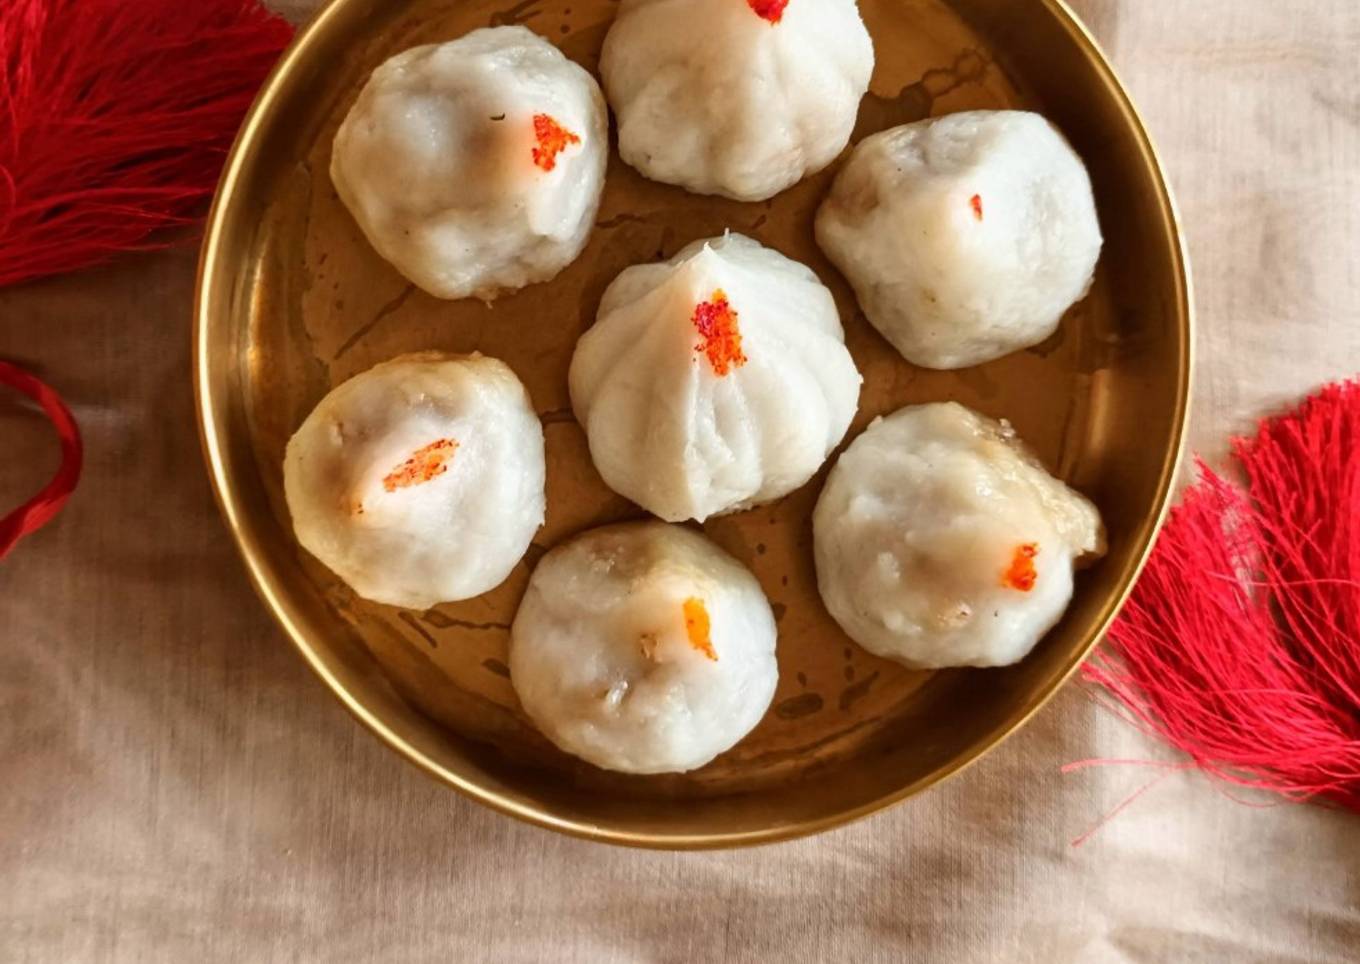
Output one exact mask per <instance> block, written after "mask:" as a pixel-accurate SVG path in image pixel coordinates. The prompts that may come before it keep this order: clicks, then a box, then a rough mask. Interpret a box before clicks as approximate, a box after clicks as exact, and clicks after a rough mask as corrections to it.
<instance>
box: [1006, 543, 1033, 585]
mask: <svg viewBox="0 0 1360 964" xmlns="http://www.w3.org/2000/svg"><path fill="white" fill-rule="evenodd" d="M1038 554H1039V547H1038V546H1037V545H1036V544H1035V543H1033V542H1029V543H1026V544H1025V545H1023V546H1016V547H1015V554H1014V555H1012V556H1011V564H1010V566H1009V567H1008V568H1007V569H1006V572H1005V574H1004V575H1003V576H1002V577H1001V584H1002V585H1003V586H1005V587H1006V588H1007V589H1015V590H1018V591H1020V592H1029V591H1030V590H1032V589H1033V588H1034V584H1035V582H1037V581H1038V579H1039V573H1038V571H1037V570H1036V569H1035V568H1034V557H1035V556H1037V555H1038Z"/></svg>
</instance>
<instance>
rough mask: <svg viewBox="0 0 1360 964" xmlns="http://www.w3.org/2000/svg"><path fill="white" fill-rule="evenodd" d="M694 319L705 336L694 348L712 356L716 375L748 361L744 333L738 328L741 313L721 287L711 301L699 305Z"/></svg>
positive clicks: (695, 308) (701, 333)
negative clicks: (728, 300)
mask: <svg viewBox="0 0 1360 964" xmlns="http://www.w3.org/2000/svg"><path fill="white" fill-rule="evenodd" d="M692 320H693V322H694V327H695V329H696V330H697V331H698V332H699V334H700V335H701V336H702V337H703V339H704V340H703V343H702V344H700V345H698V346H696V347H695V349H694V350H695V352H698V353H700V354H704V355H707V356H708V363H709V365H711V366H713V374H715V375H719V376H721V375H726V374H727V373H728V372H729V371H731V370H732V369H733V368H740V367H741V366H742V365H745V364H746V356H745V355H744V354H743V353H742V350H741V332H740V331H739V330H738V328H737V312H736V310H735V309H734V308H733V307H732V306H731V305H730V304H728V303H727V295H726V294H724V293H723V290H722V289H721V288H719V289H718V290H717V291H715V292H713V297H712V298H711V299H710V300H708V301H704V302H701V303H700V304H698V305H695V307H694V318H693V319H692Z"/></svg>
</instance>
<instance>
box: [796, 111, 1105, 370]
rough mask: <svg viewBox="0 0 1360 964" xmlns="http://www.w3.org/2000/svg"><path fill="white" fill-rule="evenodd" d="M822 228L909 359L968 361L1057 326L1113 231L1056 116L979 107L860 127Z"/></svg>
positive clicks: (829, 249) (875, 316)
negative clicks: (873, 130)
mask: <svg viewBox="0 0 1360 964" xmlns="http://www.w3.org/2000/svg"><path fill="white" fill-rule="evenodd" d="M817 242H818V243H819V244H820V245H821V247H822V250H823V251H825V252H826V255H827V257H828V258H830V259H831V260H832V262H834V263H835V265H836V266H837V267H838V268H840V269H841V272H842V273H843V274H844V275H845V277H846V278H847V279H849V281H850V284H851V285H852V286H853V287H854V289H855V294H856V295H857V296H858V298H859V303H860V307H862V308H863V309H864V313H865V315H866V316H867V317H868V319H869V321H870V322H871V323H872V324H873V326H874V327H875V328H877V329H878V330H879V331H880V332H882V333H883V336H884V337H885V338H887V339H888V341H890V342H892V344H893V345H894V346H895V347H896V348H897V350H898V351H900V352H901V353H902V354H903V355H904V356H905V357H906V359H907V360H908V361H911V362H914V363H916V364H917V365H922V366H924V367H926V368H963V367H966V366H968V365H977V364H980V363H982V362H985V361H990V360H991V359H994V358H999V357H1001V356H1002V355H1007V354H1010V353H1011V352H1013V351H1018V350H1019V349H1021V348H1027V347H1029V346H1030V345H1035V344H1038V343H1039V342H1041V341H1043V340H1044V339H1045V338H1047V337H1048V336H1049V335H1051V334H1053V332H1054V331H1055V330H1056V329H1057V327H1058V322H1059V320H1061V318H1062V316H1063V313H1064V312H1065V311H1067V309H1068V308H1070V307H1071V306H1072V305H1073V304H1075V303H1076V302H1077V301H1079V300H1081V299H1082V298H1084V297H1085V296H1086V293H1087V291H1089V290H1090V287H1091V281H1092V278H1093V276H1094V273H1095V267H1096V261H1097V260H1098V259H1099V257H1100V247H1101V235H1100V224H1099V222H1098V221H1097V219H1096V206H1095V199H1094V198H1093V196H1092V194H1091V180H1090V178H1089V177H1088V176H1087V173H1086V167H1085V165H1083V164H1082V162H1081V158H1079V157H1078V156H1077V155H1076V153H1075V152H1074V151H1073V150H1072V148H1071V147H1070V146H1069V145H1068V143H1067V141H1066V140H1064V139H1063V137H1062V135H1061V134H1059V133H1058V132H1057V131H1056V130H1055V129H1054V128H1053V126H1052V125H1051V124H1050V123H1049V122H1048V121H1047V120H1045V119H1044V118H1042V117H1040V116H1039V115H1038V114H1030V113H1025V112H1021V111H975V112H971V113H965V114H951V115H949V116H946V117H941V118H939V119H937V120H927V121H921V122H920V123H917V124H907V125H906V126H904V127H895V128H893V129H892V130H889V131H884V132H883V133H881V134H875V135H874V136H873V137H869V138H866V139H865V140H863V141H861V142H860V143H859V145H858V146H856V147H855V150H854V152H853V153H852V154H851V155H850V159H849V160H848V161H847V162H846V164H845V167H844V168H842V169H841V171H840V173H839V174H838V175H837V176H836V181H835V184H834V185H833V186H832V188H831V193H830V194H829V195H828V196H827V199H826V200H825V201H824V202H823V203H822V206H821V209H820V210H819V211H818V212H817Z"/></svg>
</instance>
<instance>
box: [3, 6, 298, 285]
mask: <svg viewBox="0 0 1360 964" xmlns="http://www.w3.org/2000/svg"><path fill="white" fill-rule="evenodd" d="M291 37H292V28H291V27H290V26H289V25H288V24H287V23H286V22H285V21H283V20H281V19H279V18H278V17H276V16H274V15H272V14H270V13H269V12H268V11H266V10H265V9H264V8H263V7H261V6H260V4H259V2H258V0H191V2H186V0H0V286H3V285H8V284H14V283H16V282H20V281H24V280H27V279H31V278H37V277H41V276H44V275H50V274H57V273H60V272H65V271H71V270H74V269H76V268H80V267H84V266H86V265H90V264H94V263H97V262H100V261H105V260H107V259H108V258H110V257H112V256H113V255H114V254H117V253H118V252H120V251H127V250H146V249H151V248H159V247H164V246H165V244H166V243H168V239H167V238H166V237H165V236H164V235H162V234H157V232H161V231H163V229H165V228H169V227H175V226H179V225H185V224H189V223H192V222H193V221H194V220H195V218H196V216H197V215H198V214H199V213H200V212H201V211H202V209H203V206H204V204H205V203H206V202H207V200H208V199H209V198H210V197H211V196H212V192H213V190H214V188H215V186H216V184H217V178H218V174H219V173H220V170H221V166H222V163H223V161H224V159H225V157H226V153H227V150H228V149H229V148H230V146H231V142H232V139H233V138H234V137H235V134H236V129H237V127H238V126H239V125H240V122H241V118H242V116H243V115H244V114H245V112H246V109H247V108H248V107H249V106H250V103H251V101H252V100H253V98H254V96H255V92H256V90H257V88H258V87H259V85H260V83H261V81H263V80H264V77H265V75H266V74H267V73H268V72H269V70H270V68H271V67H272V66H273V64H274V62H275V60H276V59H277V58H278V55H279V52H280V51H281V50H282V49H283V48H284V47H285V46H286V45H287V43H288V41H289V40H290V38H291Z"/></svg>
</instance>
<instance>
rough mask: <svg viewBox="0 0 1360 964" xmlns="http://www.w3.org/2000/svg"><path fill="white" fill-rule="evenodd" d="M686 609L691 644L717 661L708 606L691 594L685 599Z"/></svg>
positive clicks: (687, 633)
mask: <svg viewBox="0 0 1360 964" xmlns="http://www.w3.org/2000/svg"><path fill="white" fill-rule="evenodd" d="M684 611H685V635H687V636H688V637H689V644H690V645H691V646H693V647H694V648H695V649H697V650H698V651H699V652H701V653H703V654H704V655H705V656H707V657H708V658H709V659H711V660H713V662H715V663H716V662H717V661H718V652H717V650H715V649H714V648H713V639H712V637H711V635H710V633H711V625H710V623H709V619H708V607H707V606H705V605H704V601H703V600H702V599H699V598H698V597H697V596H691V597H690V598H688V599H686V600H685V604H684Z"/></svg>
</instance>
